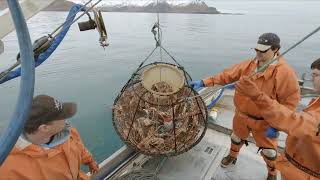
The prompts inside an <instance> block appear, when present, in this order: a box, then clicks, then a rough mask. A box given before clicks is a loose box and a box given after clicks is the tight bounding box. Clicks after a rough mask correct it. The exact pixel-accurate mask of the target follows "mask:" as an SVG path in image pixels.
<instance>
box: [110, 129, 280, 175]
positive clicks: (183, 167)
mask: <svg viewBox="0 0 320 180" xmlns="http://www.w3.org/2000/svg"><path fill="white" fill-rule="evenodd" d="M229 146H230V137H229V136H227V135H225V134H223V133H219V132H217V131H213V130H211V129H209V130H208V131H207V133H206V135H205V137H204V138H203V140H202V141H201V142H200V143H199V144H198V145H197V146H195V147H194V148H193V149H191V150H190V151H188V152H186V153H184V154H182V155H179V156H175V157H168V158H166V157H157V158H151V157H147V156H144V155H139V156H138V157H137V158H136V159H135V160H133V161H131V162H130V163H129V164H128V165H127V166H126V168H124V169H123V170H121V171H120V172H119V173H117V177H118V178H119V177H126V178H125V179H130V178H129V177H130V176H129V175H130V172H131V171H132V170H134V171H135V172H138V171H139V172H140V174H139V175H140V178H139V177H137V173H135V175H133V176H132V177H134V178H136V179H143V178H145V179H160V180H197V179H199V180H200V179H201V180H264V179H266V177H267V169H266V167H265V163H264V161H263V159H262V157H261V156H260V155H259V154H257V153H256V151H257V149H258V148H257V147H256V146H255V145H254V144H251V143H250V145H249V146H248V147H243V148H242V150H241V153H240V155H239V157H238V161H237V163H236V165H231V166H230V167H228V168H222V167H220V162H221V160H222V158H223V157H224V156H225V155H227V154H228V151H229ZM143 174H145V175H149V176H148V177H149V178H147V177H143ZM150 174H153V176H152V177H151V176H150ZM134 178H132V179H134ZM114 179H117V178H114ZM120 179H121V178H120ZM279 179H280V178H279Z"/></svg>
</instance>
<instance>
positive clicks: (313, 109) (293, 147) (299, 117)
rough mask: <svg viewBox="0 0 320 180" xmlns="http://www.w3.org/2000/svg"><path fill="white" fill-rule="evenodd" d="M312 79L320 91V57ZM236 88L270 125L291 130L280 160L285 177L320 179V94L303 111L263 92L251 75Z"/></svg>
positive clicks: (313, 67)
mask: <svg viewBox="0 0 320 180" xmlns="http://www.w3.org/2000/svg"><path fill="white" fill-rule="evenodd" d="M311 69H312V70H311V71H312V81H313V85H314V88H315V90H316V91H317V93H320V59H318V60H316V61H314V62H313V63H312V64H311ZM236 90H237V91H238V92H239V93H241V94H243V95H245V96H247V97H249V98H250V99H251V100H252V101H254V103H255V104H256V106H257V107H258V108H259V111H260V114H261V116H262V117H264V119H265V121H266V122H267V123H269V124H270V126H272V127H274V128H276V129H279V130H281V131H284V132H285V133H287V134H288V136H287V139H286V146H285V151H284V154H283V156H281V158H279V160H278V161H277V164H276V167H277V169H279V170H280V173H281V176H282V180H293V179H294V180H316V179H318V180H319V179H320V97H317V98H315V99H313V100H311V102H310V103H309V106H308V107H306V108H305V109H304V110H303V111H302V112H295V111H293V110H291V109H289V108H287V107H286V106H283V105H281V104H279V103H278V102H277V101H275V100H273V99H271V98H270V97H268V95H266V93H264V92H262V91H261V90H260V89H259V88H258V87H257V84H256V83H254V82H253V81H252V80H250V79H249V78H243V79H241V80H240V82H239V83H237V85H236Z"/></svg>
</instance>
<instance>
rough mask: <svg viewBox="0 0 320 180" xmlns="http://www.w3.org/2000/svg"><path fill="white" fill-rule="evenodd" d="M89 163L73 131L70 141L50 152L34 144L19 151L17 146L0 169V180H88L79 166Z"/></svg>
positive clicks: (75, 131) (85, 151)
mask: <svg viewBox="0 0 320 180" xmlns="http://www.w3.org/2000/svg"><path fill="white" fill-rule="evenodd" d="M18 142H19V141H18ZM91 161H94V160H93V158H92V156H91V154H90V153H89V152H88V150H87V149H86V148H85V146H84V145H83V143H82V141H81V139H80V135H79V133H78V132H77V130H76V129H75V128H72V129H71V135H70V139H69V140H67V141H66V142H64V143H63V144H60V145H58V146H56V147H54V148H51V149H45V148H42V147H41V146H38V145H34V144H30V145H28V146H26V147H25V148H23V149H20V148H17V144H16V146H15V147H14V148H13V150H12V151H11V153H10V154H9V156H8V157H7V159H6V160H5V161H4V163H3V164H2V165H1V167H0V180H16V179H17V180H18V179H19V180H57V179H59V180H78V179H82V180H87V179H89V177H88V176H87V175H85V174H84V173H83V172H81V171H80V165H81V164H88V163H90V162H91Z"/></svg>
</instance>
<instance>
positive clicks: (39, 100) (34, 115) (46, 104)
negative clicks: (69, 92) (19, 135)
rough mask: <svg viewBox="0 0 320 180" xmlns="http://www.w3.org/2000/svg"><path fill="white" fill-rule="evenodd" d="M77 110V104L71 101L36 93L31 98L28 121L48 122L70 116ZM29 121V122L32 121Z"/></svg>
mask: <svg viewBox="0 0 320 180" xmlns="http://www.w3.org/2000/svg"><path fill="white" fill-rule="evenodd" d="M76 112H77V105H76V104H75V103H72V102H64V103H61V102H60V101H58V100H57V99H55V98H53V97H50V96H48V95H38V96H36V97H35V98H34V99H33V100H32V107H31V111H30V114H29V118H28V120H27V123H28V121H32V122H33V121H41V122H42V123H49V122H51V121H55V120H63V119H68V118H71V117H72V116H73V115H75V113H76ZM32 122H30V123H32Z"/></svg>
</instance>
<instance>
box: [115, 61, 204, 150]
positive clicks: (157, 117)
mask: <svg viewBox="0 0 320 180" xmlns="http://www.w3.org/2000/svg"><path fill="white" fill-rule="evenodd" d="M190 79H191V78H190V76H189V75H188V73H187V72H186V71H184V69H183V68H181V67H179V66H177V65H174V64H169V63H163V62H154V63H151V64H148V65H145V66H143V67H141V68H139V69H137V71H136V73H134V74H133V75H132V77H131V78H130V79H129V81H128V82H127V83H126V85H125V86H124V87H123V88H122V90H121V92H120V94H119V95H118V96H117V98H116V99H115V101H114V106H113V126H114V128H115V130H116V132H117V133H118V135H119V136H120V138H121V139H122V140H123V141H124V142H125V143H126V144H127V145H128V146H130V147H131V148H133V149H134V150H136V151H138V152H140V153H143V154H146V155H151V156H160V155H165V156H175V155H178V154H181V153H183V152H186V151H188V150H189V149H191V148H192V147H194V146H195V145H196V144H197V143H199V142H200V140H201V139H202V137H203V136H204V134H205V131H206V129H207V121H208V113H207V109H206V106H205V104H204V102H203V101H202V99H201V97H198V96H197V95H198V93H197V92H196V91H195V90H193V89H192V88H190V87H189V86H188V85H187V81H188V80H190Z"/></svg>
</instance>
